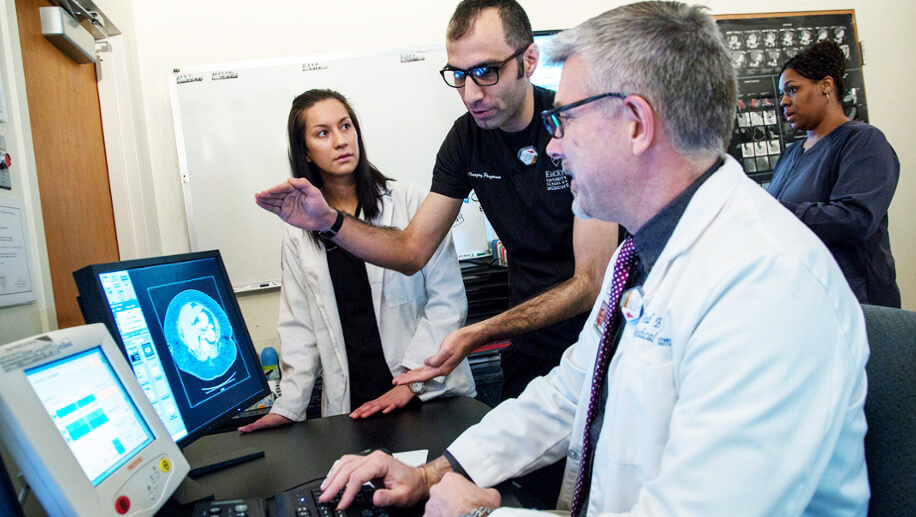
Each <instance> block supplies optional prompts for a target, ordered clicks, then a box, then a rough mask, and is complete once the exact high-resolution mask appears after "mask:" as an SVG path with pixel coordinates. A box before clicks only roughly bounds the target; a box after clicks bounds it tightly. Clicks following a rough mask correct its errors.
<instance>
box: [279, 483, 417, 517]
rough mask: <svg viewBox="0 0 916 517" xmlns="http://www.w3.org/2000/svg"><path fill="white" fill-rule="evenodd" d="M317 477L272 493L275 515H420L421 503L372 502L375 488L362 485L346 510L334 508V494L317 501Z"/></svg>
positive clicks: (319, 488) (283, 516) (318, 485)
mask: <svg viewBox="0 0 916 517" xmlns="http://www.w3.org/2000/svg"><path fill="white" fill-rule="evenodd" d="M322 481H324V480H323V479H318V480H315V481H312V482H309V483H306V484H304V485H300V486H297V487H294V488H291V489H289V490H286V491H285V492H280V493H279V494H277V495H275V496H274V503H275V504H276V508H277V514H276V515H277V517H419V516H421V515H423V504H418V505H416V506H415V507H413V508H395V507H388V506H375V505H373V504H372V495H373V494H374V493H375V488H374V487H372V486H369V485H363V486H362V488H361V489H360V491H359V492H357V494H356V497H355V498H354V499H353V502H352V503H350V507H349V508H347V509H346V510H337V503H338V502H339V501H340V499H339V497H340V496H339V494H338V496H337V497H335V498H334V499H332V500H331V501H330V502H327V503H319V502H318V498H319V497H320V496H321V482H322Z"/></svg>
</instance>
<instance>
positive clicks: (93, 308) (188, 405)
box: [74, 251, 268, 446]
mask: <svg viewBox="0 0 916 517" xmlns="http://www.w3.org/2000/svg"><path fill="white" fill-rule="evenodd" d="M74 278H75V279H76V283H77V287H78V289H79V293H80V308H81V309H82V311H83V317H84V318H85V319H86V322H87V323H94V322H102V323H104V324H106V325H107V326H108V328H109V330H110V331H111V333H112V335H113V336H114V337H115V341H117V342H118V344H119V345H120V346H121V348H122V351H123V352H124V354H125V356H126V357H127V360H128V362H129V363H130V365H131V368H133V371H134V374H135V375H136V377H137V380H138V381H139V383H140V386H141V387H142V388H143V391H144V392H145V393H146V396H147V398H149V400H150V402H151V403H152V404H153V407H154V408H155V410H156V412H157V413H158V414H159V417H160V418H161V419H162V422H163V424H164V425H165V428H166V429H167V430H168V432H169V434H170V435H171V436H172V439H174V440H175V441H176V442H178V444H179V445H181V446H185V445H187V444H189V443H190V442H191V441H193V440H194V439H196V438H197V437H199V436H201V435H202V434H203V433H204V432H205V431H206V429H207V428H209V427H210V426H212V425H214V424H216V423H218V422H219V421H220V420H222V419H223V418H224V417H227V416H231V415H232V414H235V413H236V412H238V411H240V410H242V409H244V408H246V407H247V406H248V405H249V404H251V403H253V402H255V401H256V400H258V399H260V398H262V397H263V396H264V395H266V394H267V392H268V388H267V381H266V380H265V379H264V375H263V373H262V372H261V368H260V363H259V362H258V359H257V353H256V351H255V348H254V345H253V344H252V342H251V337H250V336H249V335H248V330H247V328H246V327H245V323H244V320H243V318H242V314H241V311H240V310H239V307H238V302H237V301H236V299H235V294H234V293H233V291H232V284H231V283H230V282H229V278H228V276H227V275H226V270H225V267H224V265H223V262H222V259H221V258H220V255H219V252H217V251H210V252H201V253H190V254H184V255H173V256H167V257H158V258H152V259H141V260H133V261H126V262H115V263H110V264H100V265H94V266H89V267H86V268H83V269H81V270H79V271H76V272H75V273H74Z"/></svg>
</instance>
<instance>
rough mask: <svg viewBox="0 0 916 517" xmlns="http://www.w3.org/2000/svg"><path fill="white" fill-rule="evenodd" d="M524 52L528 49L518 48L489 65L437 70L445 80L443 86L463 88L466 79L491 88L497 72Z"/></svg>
mask: <svg viewBox="0 0 916 517" xmlns="http://www.w3.org/2000/svg"><path fill="white" fill-rule="evenodd" d="M526 50H528V47H525V48H520V49H518V50H516V51H515V53H514V54H512V55H511V56H509V57H507V58H506V59H503V60H502V61H499V62H497V63H491V64H489V65H480V66H475V67H471V68H467V69H462V68H455V67H453V66H449V65H446V66H445V68H443V69H442V70H439V73H440V74H442V79H443V80H445V84H447V85H449V86H451V87H452V88H464V84H465V83H466V82H467V79H468V77H470V78H471V80H472V81H474V82H475V83H477V86H493V85H494V84H496V83H498V82H499V70H500V69H501V68H502V67H504V66H506V63H508V62H509V61H512V60H513V59H515V58H517V57H518V56H520V55H522V54H524V53H525V51H526Z"/></svg>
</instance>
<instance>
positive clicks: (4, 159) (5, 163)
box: [0, 151, 13, 169]
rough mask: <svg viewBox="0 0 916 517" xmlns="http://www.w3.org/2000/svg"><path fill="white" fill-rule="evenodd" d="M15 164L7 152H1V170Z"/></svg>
mask: <svg viewBox="0 0 916 517" xmlns="http://www.w3.org/2000/svg"><path fill="white" fill-rule="evenodd" d="M12 164H13V160H12V159H11V158H10V155H9V153H7V152H5V151H0V169H5V168H7V167H9V166H10V165H12Z"/></svg>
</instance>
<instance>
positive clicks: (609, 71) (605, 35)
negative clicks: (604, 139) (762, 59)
mask: <svg viewBox="0 0 916 517" xmlns="http://www.w3.org/2000/svg"><path fill="white" fill-rule="evenodd" d="M547 54H548V58H549V59H550V60H552V61H558V62H563V61H566V59H568V58H569V57H570V56H571V55H573V54H576V55H579V56H581V57H582V58H583V59H584V60H585V63H586V66H587V70H588V72H587V77H586V87H587V88H589V89H593V90H594V93H595V94H599V93H605V92H621V93H626V94H637V95H639V96H641V97H643V98H645V99H646V100H647V101H648V102H649V104H650V105H651V106H652V109H654V110H655V111H656V113H658V114H659V117H660V118H661V120H662V122H663V124H664V127H665V130H666V132H667V133H668V135H669V137H670V138H671V140H672V143H673V144H674V146H675V148H676V149H677V150H678V151H680V152H682V153H684V154H685V155H696V154H705V153H707V152H719V153H721V152H722V151H723V150H725V148H726V147H727V146H728V142H729V139H730V138H731V132H732V128H733V126H734V121H735V109H736V106H737V94H736V91H737V82H736V79H735V70H734V68H733V67H732V62H731V59H730V57H729V53H728V49H727V48H726V46H725V43H724V41H723V39H722V35H721V33H720V32H719V29H718V27H716V23H715V21H714V20H713V19H712V17H710V16H709V15H708V14H707V13H706V12H705V8H704V7H702V6H689V5H686V4H682V3H679V2H639V3H635V4H630V5H624V6H622V7H618V8H616V9H613V10H611V11H608V12H606V13H604V14H601V15H599V16H596V17H594V18H592V19H590V20H588V21H586V22H585V23H583V24H581V25H579V26H578V27H575V28H573V29H570V30H568V31H565V32H561V33H559V34H557V36H555V37H554V38H553V41H551V42H550V44H549V46H548V48H547ZM572 100H576V99H572Z"/></svg>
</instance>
